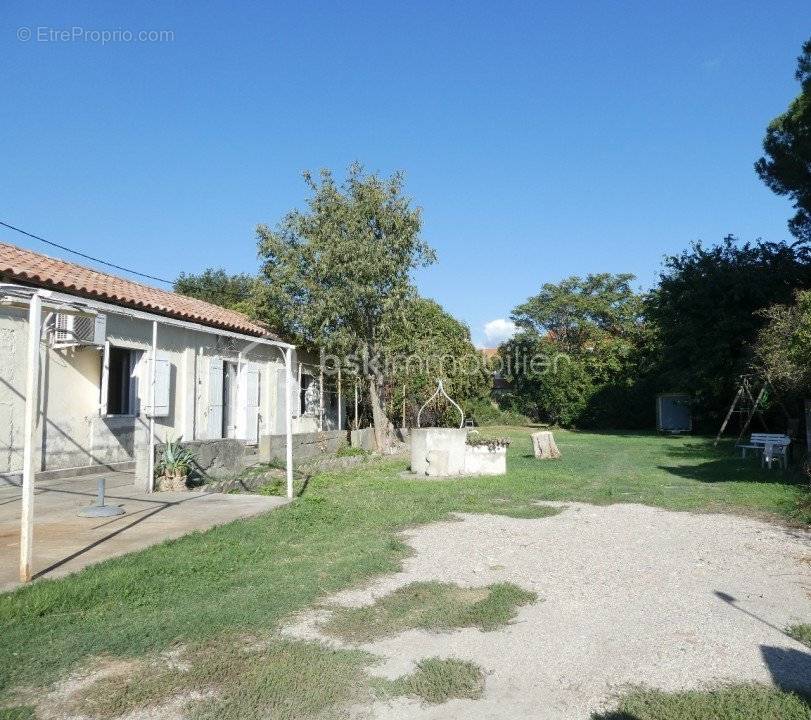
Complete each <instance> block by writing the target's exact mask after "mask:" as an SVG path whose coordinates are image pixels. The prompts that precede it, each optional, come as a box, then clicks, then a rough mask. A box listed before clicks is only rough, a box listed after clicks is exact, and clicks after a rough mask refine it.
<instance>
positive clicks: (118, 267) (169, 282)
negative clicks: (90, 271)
mask: <svg viewBox="0 0 811 720" xmlns="http://www.w3.org/2000/svg"><path fill="white" fill-rule="evenodd" d="M0 225H2V226H3V227H7V228H8V229H9V230H14V231H15V232H18V233H22V234H23V235H27V236H28V237H30V238H34V240H39V241H40V242H44V243H45V244H46V245H52V246H53V247H55V248H59V249H60V250H64V251H65V252H69V253H73V254H74V255H78V256H79V257H83V258H85V259H86V260H92V261H93V262H96V263H99V264H100V265H106V266H107V267H111V268H115V269H116V270H121V271H123V272H126V273H130V275H137V276H138V277H142V278H147V279H149V280H156V281H157V282H162V283H166V284H167V285H174V280H167V279H166V278H160V277H156V276H155V275H147V274H146V273H142V272H138V271H137V270H132V269H131V268H127V267H124V266H123V265H116V264H115V263H111V262H107V261H106V260H102V259H101V258H97V257H93V256H92V255H86V254H85V253H83V252H79V251H78V250H73V249H71V248H69V247H66V246H64V245H60V244H59V243H55V242H52V241H50V240H46V239H45V238H43V237H40V236H39V235H34V234H33V233H30V232H26V231H25V230H22V229H21V228H18V227H14V225H9V224H8V223H7V222H3V221H2V220H0Z"/></svg>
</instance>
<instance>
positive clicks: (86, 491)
mask: <svg viewBox="0 0 811 720" xmlns="http://www.w3.org/2000/svg"><path fill="white" fill-rule="evenodd" d="M100 477H104V478H106V481H107V482H106V485H107V496H106V502H107V504H108V505H119V506H121V507H122V508H124V510H125V511H126V512H125V514H123V515H118V516H116V517H108V518H81V517H78V512H79V511H80V510H81V509H82V508H83V507H86V506H87V505H90V504H92V503H93V502H94V500H95V498H96V487H97V482H98V479H99V478H100ZM134 479H135V476H134V473H132V472H120V471H119V472H116V471H107V472H105V473H101V474H94V475H84V476H81V477H75V476H74V477H66V478H60V479H52V480H37V481H36V483H35V487H34V494H35V506H36V512H35V515H34V546H33V553H34V556H33V567H34V576H33V579H37V578H42V577H45V578H53V577H59V576H62V575H67V574H69V573H72V572H75V571H76V570H80V569H82V568H83V567H85V566H87V565H90V564H92V563H96V562H100V561H102V560H106V559H107V558H110V557H115V556H116V555H123V554H124V553H128V552H132V551H134V550H141V549H143V548H145V547H148V546H150V545H155V544H157V543H161V542H163V541H165V540H170V539H172V538H177V537H180V536H182V535H185V534H187V533H189V532H192V531H194V530H207V529H209V528H211V527H214V526H215V525H222V524H223V523H227V522H231V521H232V520H237V519H239V518H243V517H251V516H253V515H259V514H261V513H264V512H267V511H269V510H272V509H274V508H276V507H280V506H282V505H285V504H286V503H288V502H289V500H287V499H286V498H281V497H265V496H260V495H223V494H219V493H202V492H181V493H149V494H144V493H140V492H137V491H136V489H135V485H134ZM21 513H22V488H21V487H20V485H19V484H18V483H16V482H14V481H8V480H0V591H6V590H11V589H13V588H15V587H17V586H18V585H20V582H19V561H20V517H21Z"/></svg>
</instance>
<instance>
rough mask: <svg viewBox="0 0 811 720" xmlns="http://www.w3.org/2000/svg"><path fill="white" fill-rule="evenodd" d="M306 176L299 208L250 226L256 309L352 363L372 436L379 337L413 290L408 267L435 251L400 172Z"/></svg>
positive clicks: (380, 419) (354, 169)
mask: <svg viewBox="0 0 811 720" xmlns="http://www.w3.org/2000/svg"><path fill="white" fill-rule="evenodd" d="M304 179H305V181H306V183H307V185H308V186H309V188H310V190H311V191H312V196H311V197H310V199H309V201H308V209H307V211H306V212H302V211H299V210H292V211H291V212H289V213H288V214H287V215H286V216H285V217H284V219H283V220H282V221H281V222H280V223H279V225H278V227H277V228H276V229H275V230H272V229H270V228H269V227H267V226H266V225H259V226H258V228H257V235H258V239H259V256H260V258H261V260H262V279H263V282H262V283H261V286H260V292H259V295H258V298H259V299H258V303H259V305H258V313H259V317H261V318H262V319H264V320H266V321H267V322H268V323H269V324H270V325H271V326H272V327H279V328H281V327H284V328H286V329H287V330H288V331H289V333H290V334H291V335H292V337H294V338H298V340H299V342H300V343H303V344H305V345H310V346H315V347H318V348H320V349H322V350H324V351H326V352H327V353H331V354H334V355H337V356H339V357H342V358H344V361H343V362H342V364H343V365H344V367H347V366H352V367H354V369H355V371H356V372H357V374H359V375H360V376H361V377H363V378H364V379H365V380H366V382H367V383H368V390H369V395H370V403H371V406H372V414H373V420H374V426H375V430H376V434H377V435H378V437H379V438H380V437H381V435H380V434H381V433H383V432H384V431H385V429H386V425H387V424H388V421H387V418H386V417H385V412H384V408H383V404H382V401H381V395H382V392H383V386H384V383H385V381H386V380H387V378H386V376H385V372H384V368H383V367H382V366H381V364H380V360H381V359H382V354H383V351H384V350H385V349H386V347H385V339H386V338H389V337H391V331H392V326H393V325H395V324H396V323H398V322H400V317H401V314H402V310H403V307H404V306H405V305H406V303H408V302H409V301H411V300H413V299H414V298H415V296H416V290H415V288H414V285H413V283H412V281H411V273H412V271H413V270H414V269H416V268H418V267H422V266H425V265H428V264H430V263H432V262H433V261H434V259H435V255H434V252H433V250H432V249H431V248H430V247H429V246H428V244H427V243H425V242H424V241H423V240H422V239H421V238H420V234H419V233H420V226H421V219H420V210H419V209H418V208H414V207H412V204H411V201H410V200H409V198H407V197H406V196H405V195H404V194H403V176H402V174H400V173H395V174H394V175H393V176H392V177H391V178H388V179H382V178H380V177H378V176H377V175H367V174H365V173H364V171H363V168H362V167H361V166H360V165H357V164H355V165H352V166H351V167H350V168H349V171H348V174H347V178H346V180H345V182H344V183H343V184H342V185H338V184H337V183H336V181H335V179H334V178H333V176H332V173H331V172H330V171H328V170H322V171H321V176H320V181H317V180H315V179H314V178H313V177H312V176H311V175H310V174H309V173H305V175H304Z"/></svg>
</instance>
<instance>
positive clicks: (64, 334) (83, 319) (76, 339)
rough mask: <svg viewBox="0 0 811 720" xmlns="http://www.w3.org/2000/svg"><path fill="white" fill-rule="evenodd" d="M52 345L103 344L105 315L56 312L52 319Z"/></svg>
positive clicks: (105, 325) (105, 323) (105, 327)
mask: <svg viewBox="0 0 811 720" xmlns="http://www.w3.org/2000/svg"><path fill="white" fill-rule="evenodd" d="M52 337H53V346H54V347H71V346H73V345H104V341H105V340H106V339H107V316H106V315H102V314H98V315H74V314H72V313H56V314H55V315H54V320H53V336H52Z"/></svg>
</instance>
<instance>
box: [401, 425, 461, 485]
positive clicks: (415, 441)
mask: <svg viewBox="0 0 811 720" xmlns="http://www.w3.org/2000/svg"><path fill="white" fill-rule="evenodd" d="M466 440H467V430H465V429H464V428H462V429H457V428H414V429H413V430H412V431H411V471H412V472H414V473H417V474H418V475H430V476H432V477H434V476H439V475H460V474H462V473H463V472H464V470H465V447H466V444H465V441H466Z"/></svg>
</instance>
